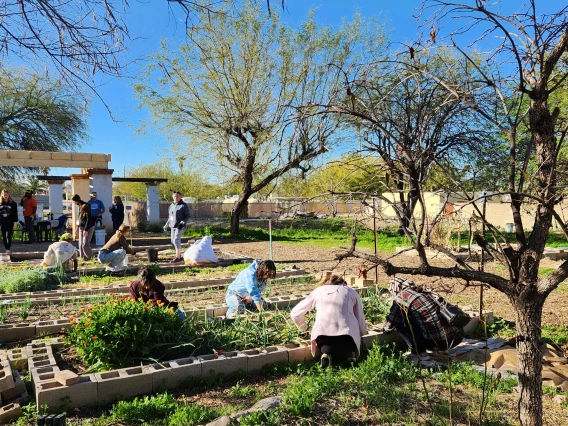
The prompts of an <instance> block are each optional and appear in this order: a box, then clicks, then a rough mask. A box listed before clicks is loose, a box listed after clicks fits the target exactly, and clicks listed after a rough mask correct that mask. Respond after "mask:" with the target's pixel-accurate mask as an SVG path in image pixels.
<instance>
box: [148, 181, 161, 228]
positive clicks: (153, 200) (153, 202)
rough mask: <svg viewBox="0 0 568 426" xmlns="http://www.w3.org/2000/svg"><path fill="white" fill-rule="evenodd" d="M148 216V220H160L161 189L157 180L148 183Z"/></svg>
mask: <svg viewBox="0 0 568 426" xmlns="http://www.w3.org/2000/svg"><path fill="white" fill-rule="evenodd" d="M146 218H147V221H148V222H159V221H160V191H159V189H158V184H157V183H155V182H152V183H147V184H146Z"/></svg>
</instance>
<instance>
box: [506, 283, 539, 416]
mask: <svg viewBox="0 0 568 426" xmlns="http://www.w3.org/2000/svg"><path fill="white" fill-rule="evenodd" d="M543 304H544V299H543V298H542V297H540V296H538V295H537V294H536V291H535V292H530V294H526V293H522V294H521V295H519V296H517V297H516V298H515V299H514V300H513V305H514V308H515V316H516V331H517V356H518V360H519V385H520V389H521V396H520V400H519V420H520V421H521V424H522V425H523V426H540V425H542V355H541V353H540V348H539V346H540V345H539V342H540V336H541V329H540V325H541V321H542V307H543Z"/></svg>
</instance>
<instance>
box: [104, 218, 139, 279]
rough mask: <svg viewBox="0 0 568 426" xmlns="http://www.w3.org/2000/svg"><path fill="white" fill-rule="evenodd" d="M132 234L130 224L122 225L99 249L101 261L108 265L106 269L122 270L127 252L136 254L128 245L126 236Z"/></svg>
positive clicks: (112, 270)
mask: <svg viewBox="0 0 568 426" xmlns="http://www.w3.org/2000/svg"><path fill="white" fill-rule="evenodd" d="M129 235H130V226H128V225H120V227H119V228H118V231H116V233H115V234H114V235H113V236H112V237H110V240H108V241H107V243H106V244H105V245H104V246H103V248H102V249H101V250H100V251H99V256H98V259H99V262H100V263H102V264H103V265H108V266H107V267H106V268H105V269H106V270H107V271H111V272H117V271H120V270H121V269H122V267H123V263H124V259H125V258H126V255H127V254H134V251H132V248H131V247H130V246H129V245H128V242H127V241H126V237H128V236H129Z"/></svg>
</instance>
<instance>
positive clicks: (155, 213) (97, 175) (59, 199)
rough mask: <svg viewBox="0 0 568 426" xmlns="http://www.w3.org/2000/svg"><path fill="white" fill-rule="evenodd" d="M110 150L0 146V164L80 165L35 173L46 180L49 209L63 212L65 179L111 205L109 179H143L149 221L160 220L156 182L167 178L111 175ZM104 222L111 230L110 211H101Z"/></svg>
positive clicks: (86, 194) (75, 188)
mask: <svg viewBox="0 0 568 426" xmlns="http://www.w3.org/2000/svg"><path fill="white" fill-rule="evenodd" d="M110 160H111V155H110V154H90V153H83V152H50V151H15V150H0V167H66V168H75V169H76V168H79V169H81V173H78V174H70V175H69V176H37V178H38V179H40V180H45V181H47V182H48V184H49V204H50V210H51V211H52V212H63V188H62V185H63V183H64V182H65V181H67V180H71V185H72V189H71V190H72V192H73V193H74V194H79V196H80V197H81V198H82V199H84V200H88V199H89V194H90V193H91V192H92V191H97V196H98V198H99V199H100V200H101V201H102V202H103V203H104V204H105V206H110V204H111V203H112V199H113V198H112V182H113V181H114V182H142V183H145V184H146V211H147V219H148V222H153V221H159V220H160V205H159V193H158V187H157V185H158V184H159V183H160V182H167V179H159V178H113V177H112V173H113V172H114V170H113V169H109V168H108V165H109V162H110ZM72 212H73V213H72V220H73V223H76V221H77V217H76V215H77V212H76V209H73V210H72ZM103 225H105V226H106V229H107V233H108V232H112V220H111V216H110V214H106V215H103Z"/></svg>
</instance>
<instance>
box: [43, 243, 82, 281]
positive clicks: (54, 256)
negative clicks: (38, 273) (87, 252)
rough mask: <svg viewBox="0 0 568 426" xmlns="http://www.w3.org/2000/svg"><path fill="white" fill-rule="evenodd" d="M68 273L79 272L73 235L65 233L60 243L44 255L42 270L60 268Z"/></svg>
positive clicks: (53, 245) (50, 247) (51, 247)
mask: <svg viewBox="0 0 568 426" xmlns="http://www.w3.org/2000/svg"><path fill="white" fill-rule="evenodd" d="M60 266H62V267H63V269H64V270H65V271H67V272H75V271H77V248H76V247H75V246H74V245H73V235H71V234H69V233H65V234H63V235H62V236H61V238H59V241H58V242H56V243H53V244H51V245H50V246H49V247H48V248H47V251H46V252H45V254H44V255H43V262H42V263H41V267H42V268H53V267H60Z"/></svg>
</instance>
